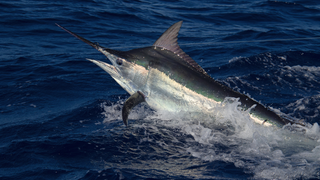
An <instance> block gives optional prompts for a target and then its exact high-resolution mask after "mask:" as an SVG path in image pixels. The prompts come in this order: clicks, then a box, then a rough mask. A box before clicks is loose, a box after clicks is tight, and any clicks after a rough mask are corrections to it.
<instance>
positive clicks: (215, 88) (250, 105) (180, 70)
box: [56, 21, 294, 128]
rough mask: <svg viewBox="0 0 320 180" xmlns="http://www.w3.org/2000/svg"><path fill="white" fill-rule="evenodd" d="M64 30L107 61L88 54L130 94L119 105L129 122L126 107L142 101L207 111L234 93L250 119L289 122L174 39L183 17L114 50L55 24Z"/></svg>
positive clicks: (272, 123)
mask: <svg viewBox="0 0 320 180" xmlns="http://www.w3.org/2000/svg"><path fill="white" fill-rule="evenodd" d="M56 25H57V26H59V27H60V28H61V29H63V30H64V31H66V32H68V33H69V34H71V35H73V36H75V37H76V38H78V39H80V40H81V41H83V42H85V43H87V44H89V45H90V46H92V47H93V48H95V49H97V50H98V51H99V52H101V53H102V54H104V55H105V56H106V57H107V58H108V59H109V61H110V62H111V64H109V63H106V62H103V61H99V60H94V59H87V60H89V61H91V62H93V63H94V64H96V65H98V66H99V67H100V68H102V69H103V70H105V71H106V72H107V73H108V74H109V75H110V76H111V77H112V78H113V79H114V80H115V81H116V82H117V83H118V84H119V85H120V86H121V87H122V88H123V89H125V90H126V91H127V92H128V93H129V94H130V97H129V98H128V99H127V100H126V101H125V103H124V105H123V108H122V120H123V123H124V124H125V126H128V119H129V114H130V112H131V110H132V109H133V108H134V107H135V106H137V105H138V104H140V103H143V102H144V103H147V104H148V105H149V106H150V107H151V108H152V109H154V110H156V111H157V110H166V111H168V112H176V113H179V112H200V113H210V112H212V109H214V108H215V107H216V106H217V105H219V104H221V103H222V102H223V101H224V100H225V99H226V98H227V97H231V98H236V99H237V100H238V101H239V102H240V105H239V108H240V109H241V110H243V111H246V110H248V111H249V115H250V118H251V119H252V120H254V122H256V123H258V124H261V125H264V126H275V127H280V128H281V127H283V126H284V125H286V124H293V123H294V122H293V121H291V120H289V119H288V118H286V117H282V116H280V115H279V114H277V113H275V112H274V111H273V110H271V109H270V108H268V107H266V106H264V105H262V104H261V103H259V102H257V101H256V100H254V99H252V98H250V97H249V96H247V95H245V94H242V93H240V92H238V91H235V90H233V89H232V88H230V87H228V86H225V85H223V84H222V83H220V82H218V81H216V80H214V79H213V78H212V77H211V76H210V75H209V74H208V73H207V72H206V71H205V70H204V69H203V68H202V67H201V66H200V65H199V64H198V63H197V62H196V61H195V60H193V59H192V58H191V57H190V56H189V55H188V54H186V53H185V52H184V51H183V50H182V49H181V48H180V46H179V44H178V33H179V31H180V28H181V25H182V21H179V22H177V23H175V24H173V25H172V26H171V27H169V28H168V29H167V30H166V31H165V32H164V33H163V34H162V35H161V36H160V38H159V39H158V40H156V41H155V43H154V44H153V45H152V46H147V47H143V48H137V49H132V50H129V51H119V50H113V49H109V48H104V47H102V46H100V45H99V44H98V43H93V42H91V41H89V40H87V39H85V38H83V37H81V36H79V35H77V34H75V33H73V32H72V31H70V30H68V29H66V28H64V27H62V26H60V25H59V24H56Z"/></svg>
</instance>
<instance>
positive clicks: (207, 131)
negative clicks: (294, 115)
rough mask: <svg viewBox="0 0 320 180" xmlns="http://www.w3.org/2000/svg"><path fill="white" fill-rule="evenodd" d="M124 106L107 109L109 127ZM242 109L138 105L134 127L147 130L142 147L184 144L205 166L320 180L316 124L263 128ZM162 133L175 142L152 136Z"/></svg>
mask: <svg viewBox="0 0 320 180" xmlns="http://www.w3.org/2000/svg"><path fill="white" fill-rule="evenodd" d="M122 103H123V102H122V101H121V100H120V101H118V102H117V103H115V104H113V105H111V106H107V105H105V104H104V105H102V106H103V107H104V110H105V112H103V114H104V115H105V119H104V123H110V122H112V121H122V120H121V107H122ZM239 105H240V102H239V101H238V100H237V99H235V98H226V100H225V101H224V102H223V103H221V104H220V105H218V106H217V107H216V108H214V109H213V110H212V112H211V115H210V116H208V115H203V114H190V113H179V114H174V113H169V112H164V111H162V112H154V111H152V110H150V109H148V108H147V107H146V106H138V107H137V108H134V109H133V111H132V113H131V114H130V119H137V121H135V124H131V126H132V127H133V128H134V129H135V130H136V131H139V130H143V131H144V132H145V133H144V134H145V135H144V137H141V139H140V143H144V142H154V143H157V144H158V146H159V147H160V146H161V147H162V146H169V147H175V146H180V148H182V149H184V152H180V153H182V154H183V153H186V154H190V155H192V156H194V157H196V158H199V159H201V160H203V161H205V162H213V161H223V162H226V163H233V164H234V165H235V167H237V168H241V169H244V171H245V172H248V173H253V174H254V176H253V178H256V179H294V178H314V177H319V169H320V128H319V125H318V124H317V123H315V124H313V125H311V124H309V125H308V126H307V127H302V126H299V125H286V126H284V127H283V128H281V129H279V128H273V127H264V126H261V125H258V124H256V123H254V122H253V121H252V120H251V119H250V116H249V112H248V111H241V110H239V108H238V106H239ZM147 131H148V132H149V133H147ZM163 131H165V132H166V137H165V138H166V139H168V138H169V139H171V142H168V141H165V142H164V141H162V140H159V139H156V138H154V137H153V136H150V134H151V132H156V133H159V132H163ZM169 132H170V133H169ZM167 136H170V137H167ZM178 137H180V138H178ZM190 137H192V138H190ZM163 138H164V137H163ZM182 144H183V145H182Z"/></svg>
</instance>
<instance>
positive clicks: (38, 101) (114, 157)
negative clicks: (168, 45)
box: [0, 0, 320, 180]
mask: <svg viewBox="0 0 320 180" xmlns="http://www.w3.org/2000/svg"><path fill="white" fill-rule="evenodd" d="M181 20H183V24H182V28H181V31H180V34H179V40H178V41H179V43H180V45H181V48H182V49H183V50H184V51H185V52H186V53H187V54H189V55H190V56H191V57H192V58H193V59H194V60H195V61H196V62H198V63H199V64H200V65H201V66H202V67H203V68H204V69H205V70H206V71H207V72H208V74H210V76H212V77H213V78H214V79H216V80H217V81H219V82H221V83H223V84H225V85H227V86H229V87H231V88H233V89H235V90H237V91H239V92H241V93H245V94H247V95H249V96H250V97H252V98H254V99H256V100H257V101H259V102H261V103H262V104H264V105H266V106H269V107H270V108H272V109H273V110H274V111H276V112H278V113H283V115H285V116H290V117H291V118H293V119H296V120H304V121H305V122H306V124H307V125H306V127H301V126H296V125H287V126H285V127H283V128H270V127H262V126H260V125H257V124H255V123H253V122H252V121H251V119H250V118H249V114H248V112H243V111H239V109H238V108H237V106H238V105H239V102H238V101H237V100H236V99H227V100H226V101H225V102H224V103H223V104H224V105H221V106H219V107H217V108H216V109H215V110H214V112H212V117H211V118H201V117H198V118H197V117H188V116H182V115H179V114H170V113H164V112H156V111H154V110H152V109H150V107H148V106H147V105H146V104H143V105H140V106H138V107H136V108H134V109H133V112H132V113H131V114H130V116H129V118H130V120H129V127H128V128H126V127H125V126H124V124H123V122H122V119H121V109H122V105H123V103H124V101H125V100H126V99H127V98H128V97H129V94H128V93H127V92H126V91H125V90H123V89H122V88H121V87H120V86H119V85H118V84H117V83H116V82H115V81H114V80H113V79H112V78H111V76H110V75H108V74H107V73H106V72H104V71H103V70H102V69H101V68H99V67H98V66H96V65H95V64H93V63H91V62H89V61H87V60H86V58H92V59H97V60H104V61H106V62H108V60H106V58H105V56H104V55H102V54H101V53H99V52H98V51H96V50H95V49H94V48H92V47H90V46H88V45H87V44H85V43H83V42H81V41H79V40H78V39H76V38H75V37H73V36H71V35H70V34H68V33H66V32H64V31H63V30H62V29H60V28H59V27H57V26H56V25H55V23H58V24H60V25H62V26H64V27H66V28H68V29H70V30H71V31H73V32H75V33H77V34H79V35H81V36H83V37H85V38H87V39H89V40H90V41H92V42H98V43H99V44H100V45H101V46H104V47H107V48H113V49H116V50H124V51H125V50H130V49H135V48H140V47H146V46H151V45H152V44H153V43H154V42H155V41H156V40H157V39H158V38H159V37H160V35H161V34H162V33H163V32H164V31H165V30H166V29H167V28H168V27H170V26H171V25H172V24H174V23H176V22H178V21H181ZM319 113H320V1H315V0H279V1H278V0H276V1H275V0H270V1H268V0H228V1H217V0H213V1H205V0H200V1H192V0H180V1H168V0H160V1H155V0H147V1H146V0H135V1H128V0H118V1H116V0H106V1H102V0H63V1H62V0H55V1H44V0H42V1H41V0H10V1H3V0H2V1H0V179H3V180H11V179H12V180H17V179H32V180H33V179H46V180H48V179H82V180H84V179H98V180H100V179H319V178H320V130H319V125H318V124H319V123H320V115H319Z"/></svg>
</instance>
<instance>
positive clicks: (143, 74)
mask: <svg viewBox="0 0 320 180" xmlns="http://www.w3.org/2000/svg"><path fill="white" fill-rule="evenodd" d="M56 25H57V26H59V27H60V28H61V29H63V30H65V31H66V32H68V33H69V34H71V35H73V36H75V37H76V38H78V39H80V40H81V41H83V42H85V43H87V44H89V45H90V46H92V47H94V48H95V49H97V50H98V51H100V52H101V53H102V54H104V55H105V56H106V57H107V58H108V59H109V61H110V62H111V64H108V63H106V62H103V61H99V60H93V59H87V60H89V61H91V62H93V63H95V64H96V65H98V66H99V67H101V68H102V69H103V70H105V71H106V72H107V73H108V74H110V75H111V77H112V78H113V79H114V80H115V81H116V82H117V83H118V84H119V85H120V86H121V87H122V88H124V89H125V90H126V91H127V92H128V93H129V94H134V93H135V92H136V91H138V90H139V87H141V86H142V85H143V84H144V83H145V81H146V78H147V74H148V71H147V69H146V68H145V67H143V66H141V65H138V64H137V63H136V62H137V59H135V58H134V57H132V55H131V53H130V52H125V51H117V50H112V49H107V48H104V47H102V46H100V45H99V44H97V43H93V42H91V41H89V40H87V39H85V38H83V37H81V36H79V35H77V34H75V33H73V32H72V31H70V30H68V29H66V28H64V27H62V26H60V25H58V24H56Z"/></svg>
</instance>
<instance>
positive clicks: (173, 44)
mask: <svg viewBox="0 0 320 180" xmlns="http://www.w3.org/2000/svg"><path fill="white" fill-rule="evenodd" d="M181 25H182V21H179V22H177V23H175V24H173V25H172V26H171V27H169V28H168V29H167V30H166V31H165V32H164V33H163V34H162V35H161V37H160V38H159V39H158V40H157V41H156V42H155V43H154V44H153V46H156V47H162V48H165V49H167V50H169V51H172V52H173V53H175V54H177V55H178V56H179V57H181V58H182V59H183V60H184V61H185V62H186V63H188V64H189V65H190V66H191V67H192V68H193V69H194V70H196V71H198V72H201V73H203V74H205V75H207V76H209V75H208V74H207V73H206V71H205V70H204V69H202V67H201V66H200V65H199V64H198V63H197V62H196V61H194V60H193V59H192V58H191V57H190V56H189V55H188V54H186V53H185V52H183V51H182V49H181V48H180V46H179V45H178V34H179V30H180V27H181Z"/></svg>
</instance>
